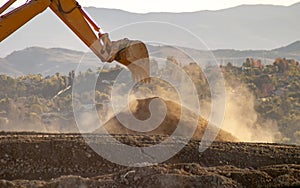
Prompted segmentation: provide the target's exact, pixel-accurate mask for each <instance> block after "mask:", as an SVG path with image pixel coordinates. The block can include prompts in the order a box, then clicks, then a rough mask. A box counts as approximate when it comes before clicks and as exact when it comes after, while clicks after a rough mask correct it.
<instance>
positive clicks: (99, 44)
mask: <svg viewBox="0 0 300 188" xmlns="http://www.w3.org/2000/svg"><path fill="white" fill-rule="evenodd" d="M15 1H16V0H8V1H7V2H6V3H5V4H4V5H3V6H2V7H0V14H1V13H3V12H4V11H5V10H6V9H7V8H9V7H10V6H11V5H12V4H13V3H14V2H15ZM48 7H49V8H50V9H51V10H52V11H53V12H54V13H55V14H56V15H57V16H58V17H59V18H60V19H61V20H62V21H63V22H64V23H65V24H66V25H67V26H68V27H69V28H70V29H71V30H72V31H73V32H74V33H75V34H76V35H77V36H78V37H79V38H80V39H81V40H82V41H83V42H84V43H85V44H86V45H87V46H88V47H89V48H90V49H91V50H92V51H93V52H94V53H95V54H96V55H97V56H98V57H99V58H100V59H101V61H102V62H112V61H117V62H119V63H121V64H123V65H125V66H127V67H128V68H129V70H130V71H131V72H132V76H133V78H134V79H135V80H137V81H144V82H149V81H150V78H149V72H150V68H149V66H150V65H149V63H150V62H149V54H148V50H147V48H146V45H145V44H144V43H143V42H141V41H137V40H129V39H122V40H118V41H111V40H110V39H109V37H108V34H107V33H101V32H100V27H99V26H98V25H97V24H96V23H95V22H94V21H93V20H92V19H91V17H90V16H89V15H88V14H87V13H86V12H85V11H84V9H83V8H82V7H81V6H80V5H79V3H78V2H77V1H75V0H29V1H28V2H27V3H25V4H24V5H22V6H20V7H18V8H15V9H13V10H11V11H10V12H8V13H6V14H4V15H2V16H1V17H0V42H1V41H2V40H4V39H5V38H7V37H8V36H9V35H11V34H12V33H13V32H15V31H16V30H17V29H19V28H20V27H22V26H23V25H24V24H25V23H27V22H28V21H30V20H31V19H32V18H34V17H35V16H37V15H38V14H40V13H42V12H43V11H44V10H46V9H47V8H48Z"/></svg>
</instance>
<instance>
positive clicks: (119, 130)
mask: <svg viewBox="0 0 300 188" xmlns="http://www.w3.org/2000/svg"><path fill="white" fill-rule="evenodd" d="M153 100H156V101H155V102H157V100H159V102H161V103H160V104H159V103H156V105H153V106H152V109H151V110H152V112H158V113H159V112H163V111H166V115H165V117H164V119H163V121H160V118H162V116H160V115H159V114H158V115H157V114H156V115H153V116H151V112H150V108H149V107H150V106H151V105H150V103H151V102H153ZM163 104H164V105H163ZM164 108H165V109H164ZM132 115H133V116H132ZM117 116H118V117H121V118H122V123H121V122H120V120H119V119H118V118H117V117H116V116H114V117H113V118H111V119H110V120H109V121H107V122H106V123H105V124H104V128H105V129H106V131H107V132H108V133H110V134H130V135H145V134H146V135H168V136H169V135H171V134H172V133H173V132H174V131H175V129H176V128H177V127H178V124H179V122H181V123H180V127H181V128H180V131H179V132H178V133H179V134H176V136H185V135H186V131H190V130H191V129H193V126H196V129H195V132H194V134H193V138H194V139H201V138H202V136H203V134H204V132H205V131H208V134H213V135H215V134H216V133H217V132H218V134H217V136H216V139H215V141H230V142H237V141H239V140H238V139H237V138H236V137H234V136H233V135H232V134H230V133H228V132H226V131H224V130H222V129H220V130H219V129H218V128H217V127H215V126H209V127H208V121H206V120H205V119H203V118H202V117H200V116H197V115H196V114H195V113H194V112H193V111H191V110H190V109H188V108H186V107H182V105H180V104H178V103H176V102H174V101H170V100H165V99H162V98H158V97H153V98H146V99H136V100H133V101H131V102H130V105H129V109H127V110H126V109H125V110H123V111H121V112H120V113H119V114H118V115H117ZM132 117H133V118H132ZM135 118H136V119H138V120H142V121H141V122H137V121H136V120H135ZM150 118H151V121H147V120H148V119H150ZM149 122H159V123H160V124H159V125H158V126H157V127H156V128H154V129H151V131H148V132H139V131H134V130H135V129H134V127H133V125H138V126H144V127H145V126H146V127H145V128H147V126H154V125H151V124H150V123H149ZM124 123H125V124H126V126H127V127H128V128H127V127H125V126H124ZM131 126H132V127H131ZM207 128H208V129H207ZM95 133H102V129H101V128H100V129H97V130H96V131H95Z"/></svg>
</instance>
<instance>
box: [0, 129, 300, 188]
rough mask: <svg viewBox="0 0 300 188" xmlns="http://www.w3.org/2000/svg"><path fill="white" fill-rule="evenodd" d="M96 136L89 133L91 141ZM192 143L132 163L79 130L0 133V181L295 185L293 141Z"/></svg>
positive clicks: (298, 153)
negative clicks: (161, 157)
mask: <svg viewBox="0 0 300 188" xmlns="http://www.w3.org/2000/svg"><path fill="white" fill-rule="evenodd" d="M101 136H102V137H103V135H89V138H91V140H93V139H94V140H95V142H96V140H97V137H101ZM115 137H116V138H117V139H118V140H120V141H122V142H123V143H126V144H128V145H132V146H149V145H153V144H157V143H159V142H160V141H161V140H164V139H165V138H164V136H159V135H155V136H150V135H144V136H143V135H135V136H133V135H131V136H130V135H115ZM96 144H111V143H96ZM169 144H176V142H174V143H169ZM198 147H199V140H192V141H190V142H189V144H188V145H186V146H185V147H184V148H183V150H181V151H180V152H179V153H178V154H176V155H175V156H174V157H172V158H171V159H169V160H168V161H166V162H164V163H162V164H157V165H154V166H151V167H143V168H135V167H124V166H119V165H116V164H114V163H111V162H109V161H108V160H105V159H103V158H102V157H101V156H99V155H98V154H97V153H95V152H94V151H93V150H92V149H91V148H90V147H89V146H88V145H87V144H86V142H85V141H84V139H83V138H82V136H81V135H79V134H35V133H32V134H29V133H0V159H1V160H0V179H2V180H0V187H18V186H25V187H32V186H40V187H59V186H60V187H128V186H132V187H139V186H140V187H284V186H297V185H298V186H299V185H300V164H299V163H300V147H299V146H292V145H279V144H257V143H237V142H236V143H232V142H214V143H213V144H212V145H211V147H209V148H208V149H207V150H206V151H204V152H203V153H199V152H198Z"/></svg>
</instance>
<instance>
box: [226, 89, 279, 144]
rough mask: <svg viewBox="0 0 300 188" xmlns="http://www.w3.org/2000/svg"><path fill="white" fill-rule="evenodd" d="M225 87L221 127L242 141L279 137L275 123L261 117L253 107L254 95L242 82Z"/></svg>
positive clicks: (266, 139)
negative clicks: (225, 93)
mask: <svg viewBox="0 0 300 188" xmlns="http://www.w3.org/2000/svg"><path fill="white" fill-rule="evenodd" d="M234 85H238V86H237V87H235V88H232V87H227V96H226V110H225V117H224V122H223V126H222V129H224V130H226V131H228V132H230V133H231V134H233V135H234V136H235V137H237V138H238V139H240V140H241V141H243V142H268V143H272V142H275V141H276V139H278V138H280V137H281V134H280V132H279V130H278V127H277V123H276V122H275V121H272V120H265V119H261V117H259V116H260V114H258V113H257V112H256V111H255V109H254V105H255V100H256V99H255V97H254V96H253V94H252V93H251V92H250V91H249V89H248V88H247V86H245V85H244V84H241V83H239V84H234Z"/></svg>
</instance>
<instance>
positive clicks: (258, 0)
mask: <svg viewBox="0 0 300 188" xmlns="http://www.w3.org/2000/svg"><path fill="white" fill-rule="evenodd" d="M6 1H7V0H0V2H1V3H0V4H3V3H4V2H6ZM77 1H78V2H79V3H80V4H81V5H82V6H94V7H102V8H116V9H122V10H126V11H130V12H138V13H145V12H190V11H198V10H218V9H224V8H229V7H234V6H238V5H241V4H274V5H285V6H289V5H292V4H294V3H297V2H300V0H180V1H178V0H77ZM17 2H18V3H16V4H15V6H17V5H20V4H22V3H24V2H26V0H17Z"/></svg>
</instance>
